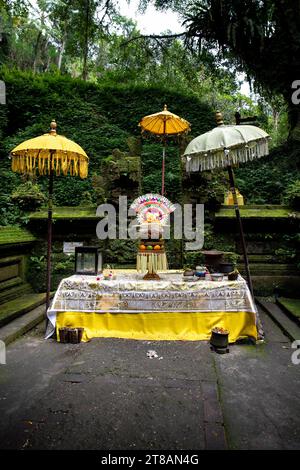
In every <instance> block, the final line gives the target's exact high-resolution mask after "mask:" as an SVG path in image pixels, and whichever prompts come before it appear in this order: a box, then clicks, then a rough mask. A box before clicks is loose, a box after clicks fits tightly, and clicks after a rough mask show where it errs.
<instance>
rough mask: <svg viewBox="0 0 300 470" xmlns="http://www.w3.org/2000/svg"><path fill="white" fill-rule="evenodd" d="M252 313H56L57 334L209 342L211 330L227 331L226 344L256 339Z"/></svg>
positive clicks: (86, 338) (87, 337) (89, 337)
mask: <svg viewBox="0 0 300 470" xmlns="http://www.w3.org/2000/svg"><path fill="white" fill-rule="evenodd" d="M255 320H256V318H255V314H254V313H250V312H199V313H195V312H190V313H188V312H186V313H181V312H174V313H171V312H159V313H158V312H155V313H152V312H151V313H120V314H118V313H82V312H58V313H57V316H56V331H57V337H58V341H59V334H58V330H59V328H62V327H69V328H79V327H81V328H84V334H83V341H89V340H90V339H91V338H127V339H138V340H152V341H160V340H166V341H170V340H185V341H199V340H209V338H210V335H211V330H212V328H214V327H216V326H218V327H222V328H224V329H227V330H228V331H229V342H230V343H234V342H235V341H237V340H238V339H241V338H244V337H251V338H253V339H255V340H256V339H257V328H256V323H255Z"/></svg>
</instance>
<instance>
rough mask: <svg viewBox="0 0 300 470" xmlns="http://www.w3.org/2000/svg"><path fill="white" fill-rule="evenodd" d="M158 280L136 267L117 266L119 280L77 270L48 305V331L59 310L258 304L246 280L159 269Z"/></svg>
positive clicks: (241, 308) (224, 308) (243, 308)
mask: <svg viewBox="0 0 300 470" xmlns="http://www.w3.org/2000/svg"><path fill="white" fill-rule="evenodd" d="M159 275H160V277H161V280H160V281H148V280H146V281H144V280H143V274H138V273H137V272H136V271H133V270H128V271H125V270H124V271H119V272H117V274H116V279H115V280H108V281H105V280H97V277H96V276H82V275H74V276H71V277H68V278H66V279H63V280H62V281H61V283H60V285H59V287H58V290H57V292H56V294H55V296H54V299H53V302H52V305H51V307H50V309H49V310H48V318H49V320H50V322H49V326H50V329H49V331H48V332H47V337H49V336H50V335H51V334H52V333H51V330H52V332H53V329H54V328H55V322H56V313H57V312H86V313H89V312H96V313H108V312H110V313H147V312H218V311H219V312H253V313H255V314H256V307H255V304H254V302H253V299H252V296H251V294H250V291H249V288H248V286H247V283H246V281H245V280H244V279H243V278H242V277H241V276H239V278H238V279H237V280H236V281H228V280H227V278H225V280H223V281H220V282H218V281H206V280H198V281H196V280H195V281H191V282H186V281H184V280H183V275H182V272H179V271H177V272H174V271H168V272H162V273H159Z"/></svg>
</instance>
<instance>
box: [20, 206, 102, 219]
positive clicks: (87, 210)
mask: <svg viewBox="0 0 300 470" xmlns="http://www.w3.org/2000/svg"><path fill="white" fill-rule="evenodd" d="M52 217H53V219H99V217H98V216H97V215H96V207H94V206H89V207H88V206H87V207H81V206H78V207H72V206H63V207H54V208H53V213H52ZM47 218H48V211H47V209H44V210H41V211H38V212H32V213H31V214H29V219H47Z"/></svg>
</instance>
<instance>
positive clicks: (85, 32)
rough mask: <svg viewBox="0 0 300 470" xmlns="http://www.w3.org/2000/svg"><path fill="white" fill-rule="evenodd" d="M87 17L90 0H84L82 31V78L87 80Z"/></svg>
mask: <svg viewBox="0 0 300 470" xmlns="http://www.w3.org/2000/svg"><path fill="white" fill-rule="evenodd" d="M89 19H90V1H89V0H85V31H84V46H83V69H82V78H83V80H87V75H88V71H87V59H88V52H89Z"/></svg>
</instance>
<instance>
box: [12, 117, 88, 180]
mask: <svg viewBox="0 0 300 470" xmlns="http://www.w3.org/2000/svg"><path fill="white" fill-rule="evenodd" d="M11 157H12V170H13V171H15V172H17V173H22V174H24V173H25V174H30V175H34V174H36V171H37V170H38V173H39V175H50V173H51V171H50V168H51V170H52V171H53V173H55V174H56V175H57V176H59V175H60V174H61V173H62V174H63V175H65V176H66V175H67V174H68V173H69V174H70V175H72V176H80V178H86V177H87V174H88V162H89V158H88V156H87V154H86V153H85V151H84V150H83V149H82V148H81V147H80V145H78V144H76V143H75V142H73V141H72V140H69V139H67V138H66V137H64V136H62V135H58V134H57V133H56V122H55V121H54V120H53V121H52V122H51V130H50V132H49V133H48V134H44V135H41V136H39V137H35V138H33V139H29V140H26V141H25V142H22V143H21V144H19V145H17V147H15V148H14V149H13V150H12V151H11Z"/></svg>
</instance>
